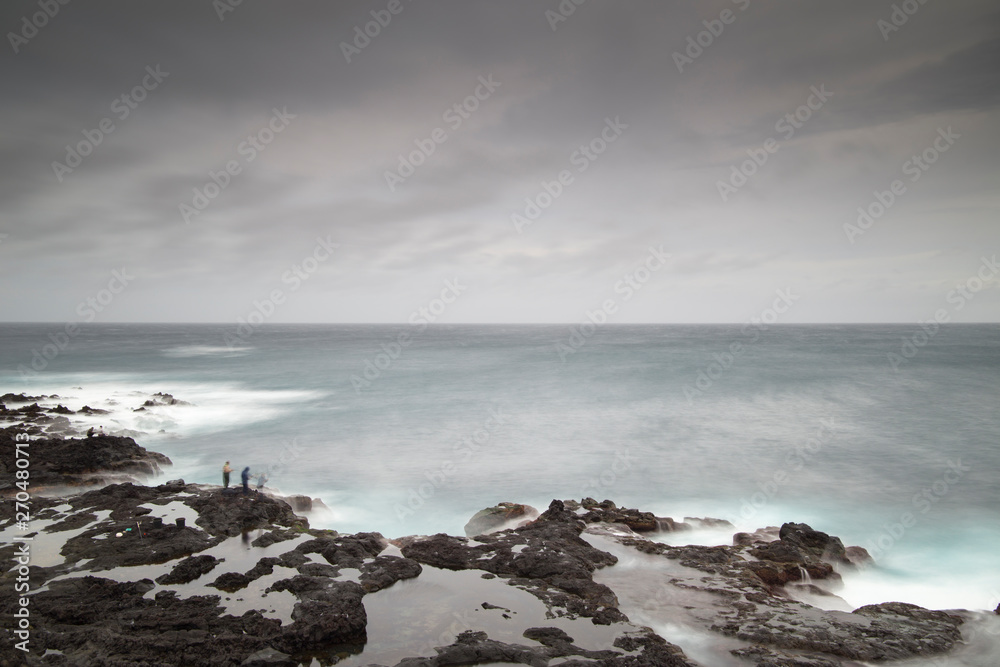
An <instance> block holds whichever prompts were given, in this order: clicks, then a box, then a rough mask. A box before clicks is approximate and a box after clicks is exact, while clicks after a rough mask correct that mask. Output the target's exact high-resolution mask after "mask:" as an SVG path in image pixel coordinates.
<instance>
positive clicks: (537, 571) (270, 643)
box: [0, 395, 1000, 667]
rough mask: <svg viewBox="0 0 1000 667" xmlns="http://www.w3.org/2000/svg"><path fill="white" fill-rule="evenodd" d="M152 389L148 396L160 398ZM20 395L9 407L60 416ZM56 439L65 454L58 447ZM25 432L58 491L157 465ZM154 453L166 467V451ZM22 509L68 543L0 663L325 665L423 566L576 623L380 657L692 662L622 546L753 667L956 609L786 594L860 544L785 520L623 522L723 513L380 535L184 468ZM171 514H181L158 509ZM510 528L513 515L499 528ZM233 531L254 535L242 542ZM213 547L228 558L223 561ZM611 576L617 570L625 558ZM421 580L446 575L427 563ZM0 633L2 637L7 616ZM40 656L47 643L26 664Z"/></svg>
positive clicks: (520, 510)
mask: <svg viewBox="0 0 1000 667" xmlns="http://www.w3.org/2000/svg"><path fill="white" fill-rule="evenodd" d="M167 396H169V395H162V396H160V397H159V399H158V401H162V402H163V403H166V402H167V401H166V397H167ZM25 398H26V399H28V400H30V399H33V398H35V397H25ZM24 402H28V401H27V400H26V401H24ZM25 407H26V409H27V412H26V413H25V412H21V411H20V409H19V411H18V414H19V415H23V414H29V416H30V417H31V418H32V419H35V418H38V419H48V420H53V421H54V419H58V418H63V417H62V415H61V414H59V413H58V412H57V413H55V414H56V415H57V416H56V417H55V418H54V417H52V416H51V415H49V414H45V413H44V412H43V411H41V410H40V409H34V407H33V406H32V405H27V406H25ZM48 423H49V424H51V423H52V421H50V422H48ZM4 433H8V434H9V431H5V432H4ZM6 437H7V439H8V440H9V439H10V438H9V435H8V436H6ZM0 440H2V437H0ZM70 444H72V445H75V448H76V449H77V450H78V451H76V452H72V451H69V449H68V447H67V445H70ZM30 447H31V448H32V449H31V452H32V463H33V468H32V480H33V482H34V481H35V480H36V474H37V475H38V476H39V478H42V479H49V480H58V481H59V485H60V486H65V485H66V483H65V482H66V480H67V479H75V480H77V482H78V483H83V482H81V481H79V480H82V479H94V480H98V482H95V483H99V480H101V479H105V478H107V476H111V475H115V474H127V471H132V472H134V471H135V470H136V469H143V470H147V468H142V465H141V463H142V462H145V463H147V464H150V466H151V467H152V465H153V464H155V465H156V466H159V465H160V464H161V459H159V458H158V456H159V455H154V454H151V453H149V452H146V450H144V449H142V448H141V447H139V446H138V445H137V444H136V443H135V442H134V441H133V440H131V439H130V438H115V437H111V436H98V437H95V438H88V439H81V440H72V441H71V440H54V439H38V440H34V441H32V442H31V445H30ZM12 449H13V447H9V446H8V447H7V448H4V449H2V450H0V451H5V452H10V451H11V450H12ZM5 456H7V458H6V459H5V458H0V465H4V466H7V465H9V463H10V455H9V454H5ZM162 461H163V462H164V463H163V464H166V463H168V461H166V459H165V457H163V459H162ZM102 466H108V467H107V468H102ZM137 466H138V468H137ZM7 469H9V468H7ZM157 469H158V468H153V470H157ZM137 474H138V473H137ZM44 475H48V477H43V476H44ZM88 476H90V477H88ZM53 485H55V483H54V482H53ZM293 502H295V501H294V500H293ZM11 505H12V504H11V503H5V504H3V507H0V520H3V521H4V522H5V523H8V522H9V521H11V520H12V519H13V512H12V509H11ZM32 506H33V512H34V517H35V519H37V520H39V521H44V522H45V523H44V524H42V525H45V526H46V527H45V528H44V529H43V531H42V532H43V533H44V534H45V537H47V538H48V540H51V539H52V536H57V535H59V534H60V533H63V534H65V535H66V539H65V543H64V544H63V545H62V547H61V550H60V553H59V554H58V556H61V558H48V559H47V560H46V562H47V563H50V564H49V565H48V566H46V567H41V566H39V565H38V564H32V565H31V566H30V567H29V576H30V580H31V583H32V586H33V589H34V590H35V592H34V594H33V595H32V602H31V604H32V607H31V609H32V615H31V624H32V646H33V647H36V649H37V650H33V652H32V653H29V654H28V655H27V656H25V655H22V654H21V653H19V652H18V653H15V652H14V651H13V649H10V648H9V647H10V646H11V644H12V642H10V641H6V643H5V644H4V647H3V648H0V665H2V664H4V661H8V662H10V663H11V664H28V665H43V664H52V665H73V664H108V665H128V664H135V665H174V664H178V665H192V666H195V667H197V666H201V665H219V664H228V665H299V664H309V663H311V662H313V661H314V660H316V661H318V662H320V663H322V664H334V663H335V662H337V661H338V660H339V657H340V656H342V655H343V654H344V653H358V652H361V651H362V649H363V647H364V645H365V643H366V641H367V639H368V612H367V610H366V606H365V597H366V596H368V595H380V594H381V593H380V591H383V590H385V589H387V588H390V587H392V586H394V585H396V584H397V583H398V582H401V581H404V580H412V579H419V578H420V577H422V576H426V575H427V573H428V571H429V570H430V569H431V568H438V569H441V570H452V571H475V572H480V573H481V574H482V578H484V579H499V580H501V581H503V582H504V583H506V584H507V585H510V586H513V587H516V588H518V589H521V590H523V591H526V592H528V593H530V594H531V595H533V596H535V597H536V598H537V599H539V600H541V601H542V602H543V603H544V605H545V609H547V612H548V613H547V617H548V618H560V619H562V620H560V621H559V623H566V624H568V623H571V622H572V623H580V624H582V625H579V626H570V625H564V626H561V627H552V626H550V625H548V624H541V625H539V626H538V627H530V626H521V627H527V629H526V630H524V632H523V636H522V640H523V641H522V640H517V639H515V640H512V639H511V636H510V635H509V634H508V635H506V636H505V638H504V641H498V640H497V639H494V638H491V636H490V631H488V630H489V628H483V627H472V628H471V629H468V630H467V631H465V632H462V633H461V634H459V635H458V636H457V638H454V637H455V635H454V634H451V635H450V636H449V637H448V638H447V640H445V641H442V642H441V643H442V644H445V643H446V641H450V642H451V643H450V644H447V645H443V646H434V647H433V648H432V649H427V650H421V651H420V652H419V653H418V654H417V655H416V657H412V658H406V659H404V660H402V661H401V662H398V664H397V665H396V667H444V666H445V665H459V664H467V665H474V664H488V663H496V662H507V663H517V664H524V665H538V666H539V667H541V666H547V665H551V664H560V665H566V666H567V667H577V666H579V667H582V666H583V665H587V664H599V665H602V666H603V667H698V665H696V663H694V662H692V661H691V660H689V659H688V658H687V657H686V656H685V655H684V652H683V651H682V650H681V648H679V647H677V646H674V645H672V644H670V643H669V642H667V641H665V640H664V639H663V638H661V637H659V636H658V635H657V634H656V633H655V632H654V631H653V630H652V629H650V628H649V627H645V626H643V625H637V624H636V623H638V622H640V621H642V620H643V616H642V615H641V614H637V615H636V617H635V618H632V619H630V618H629V616H628V614H631V613H632V612H631V610H629V609H627V605H626V604H625V603H626V602H627V595H626V594H627V591H626V592H623V590H624V589H622V588H618V587H617V585H609V584H613V583H614V581H613V579H612V578H605V576H606V575H608V573H610V572H614V571H615V568H616V565H617V564H618V563H619V556H622V554H627V555H628V557H629V558H628V561H629V568H632V567H634V562H636V561H646V560H649V559H653V560H654V561H656V559H666V560H668V561H670V562H669V563H665V564H664V565H665V567H664V570H663V571H666V572H669V573H670V575H669V577H665V578H661V580H660V581H659V582H658V584H657V586H658V588H657V593H656V595H657V596H658V599H659V600H661V601H662V600H664V599H665V600H667V601H670V600H674V610H675V611H676V613H682V614H683V613H687V612H688V611H689V610H690V609H691V608H692V605H700V607H698V608H697V609H696V612H697V613H694V612H692V613H691V614H690V617H689V619H688V620H689V621H691V622H693V623H696V624H700V627H699V628H698V629H699V630H700V631H702V632H705V633H716V634H717V635H719V636H720V638H721V637H726V638H727V639H726V641H727V642H732V644H731V645H734V646H735V648H733V649H732V651H731V653H733V654H734V655H736V656H738V657H740V658H742V659H744V660H746V661H747V664H754V665H756V666H757V667H846V665H850V664H852V662H851V661H865V662H879V661H887V660H903V659H908V658H914V657H925V658H926V657H932V656H937V655H942V654H947V653H948V652H949V651H951V650H952V648H953V647H954V646H955V645H956V644H957V643H958V642H959V641H960V640H961V637H962V635H961V627H962V623H963V617H962V616H961V615H959V614H957V613H949V612H940V611H931V610H927V609H923V608H921V607H917V606H915V605H910V604H904V603H899V602H889V603H884V604H878V605H869V606H866V607H862V608H860V609H857V610H855V611H854V612H853V613H848V612H841V611H827V610H823V609H819V608H816V607H813V606H810V605H808V604H805V603H804V602H801V601H796V600H795V599H794V598H795V596H796V593H797V592H799V591H809V592H810V593H813V594H817V593H824V590H823V589H822V588H821V586H822V585H825V584H827V583H830V582H834V583H835V582H836V581H837V580H838V579H839V577H840V572H839V571H840V570H842V569H843V568H850V567H852V564H856V563H859V562H863V561H864V560H865V559H866V558H867V559H870V556H868V554H867V552H864V550H863V549H860V548H856V547H847V548H845V547H844V544H843V542H842V541H841V540H840V539H839V538H837V537H834V536H831V535H828V534H826V533H823V532H821V531H818V530H814V529H813V528H812V527H810V526H808V525H806V524H801V523H786V524H784V525H782V526H781V527H780V528H778V527H774V528H769V529H762V530H760V531H757V532H756V533H741V534H738V535H736V536H735V537H734V540H733V542H734V543H733V545H732V546H717V547H707V546H678V547H674V546H670V545H667V544H663V543H660V542H655V541H652V540H650V539H647V538H646V537H644V536H643V535H641V534H639V533H653V532H657V531H660V532H662V531H665V530H684V529H686V528H691V527H699V528H711V529H728V528H731V527H732V526H731V525H727V522H724V521H721V520H714V519H702V518H692V517H685V519H684V521H683V522H678V521H673V520H672V519H667V518H664V517H658V516H655V515H654V514H652V513H650V512H643V511H641V510H638V509H631V508H619V507H617V506H616V505H615V504H614V503H613V502H611V501H609V500H605V501H602V502H597V501H595V500H593V499H589V498H588V499H584V500H583V501H582V502H579V503H578V502H575V501H559V500H554V501H552V503H551V504H550V505H549V507H548V509H546V511H545V512H543V513H541V514H540V515H538V516H537V517H536V518H535V519H534V520H529V517H530V516H532V514H533V513H532V511H531V508H528V507H527V506H523V505H516V504H514V503H501V504H499V505H497V506H495V507H493V508H490V509H489V510H485V511H484V512H482V513H480V514H479V515H477V517H478V518H477V521H479V522H480V523H478V524H477V523H473V522H470V526H471V528H467V530H468V531H469V532H471V533H473V534H475V539H469V538H466V537H455V536H449V535H445V534H438V535H432V536H429V537H407V538H401V539H398V540H392V541H390V540H386V539H385V538H384V537H383V536H382V535H380V534H378V533H358V534H355V535H341V534H338V533H337V532H335V531H325V530H314V529H310V528H309V525H308V522H307V521H306V520H305V519H304V518H302V517H300V516H298V515H296V514H295V509H294V508H293V507H292V505H290V504H289V502H287V501H286V500H283V499H281V498H275V497H270V496H267V495H264V494H259V493H252V494H249V495H247V496H244V495H243V494H242V493H241V492H239V491H224V490H222V489H220V488H219V487H210V486H200V485H194V484H186V483H185V482H184V481H183V480H172V481H170V482H167V483H165V484H161V485H159V486H143V485H141V484H136V483H132V482H126V483H113V484H110V485H107V486H104V487H103V488H98V489H93V490H89V491H87V492H86V493H80V494H78V495H74V496H71V497H68V498H60V499H50V498H46V497H45V496H44V495H43V494H39V495H36V496H35V497H33V499H32ZM167 506H169V507H170V509H169V511H168V510H167ZM180 506H183V507H180ZM300 506H301V505H300ZM67 507H68V508H69V509H68V510H67ZM161 508H162V509H161ZM534 514H537V511H534ZM178 515H179V516H181V517H185V516H186V517H187V523H186V524H185V523H184V522H183V521H178V522H174V521H173V517H175V516H178ZM167 516H169V517H171V518H170V520H169V521H168V520H165V519H166V517H167ZM195 517H196V518H195ZM511 523H513V524H514V525H515V527H514V528H507V529H500V530H497V528H501V527H502V526H503V525H510V524H511ZM249 531H257V535H256V536H255V537H254V539H253V540H251V536H250V534H249ZM27 537H38V534H32V535H28V536H27ZM36 544H37V542H36ZM390 545H395V547H398V549H399V551H395V549H394V548H390ZM595 545H596V546H595ZM216 547H218V549H216ZM230 548H233V549H239V550H240V554H241V556H240V557H239V558H231V557H229V556H228V555H227V554H231V553H233V552H232V551H229V552H227V551H226V550H227V549H230ZM14 549H15V547H14V545H12V544H4V545H2V546H0V559H2V560H5V561H7V562H11V559H12V558H13V554H14ZM209 549H212V551H211V552H208V550H209ZM254 549H257V550H261V551H260V555H261V557H259V558H256V559H253V558H250V559H249V560H248V559H247V558H246V557H245V555H243V554H244V552H245V551H247V550H254ZM387 549H388V551H387ZM612 552H614V553H612ZM640 553H641V554H646V556H648V557H649V558H648V559H647V558H646V557H645V556H642V557H640ZM264 554H266V555H264ZM397 554H399V555H397ZM616 554H617V555H616ZM48 555H49V556H51V554H48ZM123 566H144V567H143V568H142V569H141V570H138V572H140V574H136V575H134V576H135V577H136V578H137V579H138V577H143V578H141V579H138V580H136V581H124V580H123V581H116V580H112V579H111V578H107V577H112V576H113V577H114V579H127V578H128V576H129V571H128V569H127V568H125V567H123ZM619 567H620V566H619ZM107 570H115V572H114V573H106V571H107ZM13 572H14V571H13V570H12V571H11V573H8V574H7V575H4V578H6V579H9V578H11V577H12V576H13V574H12V573H13ZM102 573H105V576H101V574H102ZM626 574H627V576H634V575H633V570H632V569H628V570H627V571H626ZM432 576H433V577H440V576H443V574H442V573H441V572H439V571H438V570H437V569H435V570H434V574H433V575H432ZM449 576H451V575H449ZM462 576H463V577H465V576H466V575H462ZM595 579H596V580H595ZM464 581H468V579H464ZM602 582H609V583H602ZM8 583H9V582H8ZM671 587H673V588H674V589H676V590H675V593H671V592H670V588H671ZM616 590H618V591H619V593H621V594H622V595H623V597H622V599H619V595H618V594H616V592H615V591H616ZM12 591H13V587H12V586H10V585H5V586H2V587H0V614H4V615H9V614H12V613H13V612H14V611H15V609H16V608H17V605H18V602H17V599H16V598H15V597H14V595H13V592H12ZM206 593H208V594H206ZM519 594H520V593H519ZM643 594H645V591H643ZM650 594H651V595H652V591H651V592H650ZM675 594H676V597H673V596H674V595H675ZM692 595H695V596H700V597H698V598H697V600H698V601H697V602H691V600H692V599H693V598H692V597H691V596H692ZM268 596H274V597H268ZM233 599H236V600H237V601H245V600H257V599H261V600H262V602H261V608H260V609H251V610H250V611H245V609H246V608H247V607H246V606H242V607H237V609H239V611H238V612H234V611H232V610H233V607H231V606H229V605H230V604H235V603H234V602H233ZM803 599H808V598H803ZM83 600H85V601H86V604H81V601H83ZM494 602H499V600H494ZM532 604H536V603H534V601H532ZM512 606H513V605H512ZM536 606H537V605H536ZM278 607H283V609H284V611H283V612H281V613H280V614H279V615H281V616H282V618H283V620H284V622H283V621H282V620H281V619H279V618H274V617H269V616H268V614H271V615H272V616H273V615H274V614H275V613H278V612H275V608H278ZM478 610H479V611H481V612H482V613H483V617H484V618H485V617H486V616H487V614H488V613H489V611H490V610H499V611H503V612H505V613H504V614H503V616H502V617H503V618H504V619H506V620H510V619H511V618H512V614H513V615H514V616H516V614H517V612H516V611H515V612H512V614H511V613H508V612H511V610H510V609H505V608H504V607H499V606H497V605H494V604H491V603H490V601H489V600H487V601H485V602H483V603H482V606H481V608H479V609H478ZM626 611H628V613H626ZM997 612H998V613H1000V608H998V610H997ZM493 613H499V612H493ZM990 618H992V617H990ZM692 619H693V620H692ZM506 620H505V622H506ZM552 625H555V623H553V624H552ZM593 625H601V626H607V627H605V628H602V629H601V633H600V634H602V636H605V637H607V640H606V643H605V644H603V645H601V646H598V647H596V648H595V646H594V645H593V640H592V638H590V637H588V638H587V639H588V640H587V641H579V642H577V641H576V640H574V637H573V636H572V634H576V633H575V632H573V633H571V632H568V631H567V629H565V628H567V627H569V628H570V629H572V627H582V628H587V629H591V628H593ZM518 631H520V628H519V629H518ZM2 632H3V633H5V635H4V638H5V640H6V639H10V636H11V635H10V632H11V631H10V630H9V629H5V630H3V631H2ZM515 637H516V635H515ZM452 638H454V641H452ZM612 638H614V639H612ZM44 651H48V652H49V653H48V655H47V656H46V657H45V658H44V660H43V658H42V653H43V652H44Z"/></svg>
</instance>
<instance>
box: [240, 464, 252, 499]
mask: <svg viewBox="0 0 1000 667" xmlns="http://www.w3.org/2000/svg"><path fill="white" fill-rule="evenodd" d="M240 478H241V479H242V480H243V495H244V496H246V495H249V494H250V466H247V467H246V468H244V469H243V473H242V474H241V475H240Z"/></svg>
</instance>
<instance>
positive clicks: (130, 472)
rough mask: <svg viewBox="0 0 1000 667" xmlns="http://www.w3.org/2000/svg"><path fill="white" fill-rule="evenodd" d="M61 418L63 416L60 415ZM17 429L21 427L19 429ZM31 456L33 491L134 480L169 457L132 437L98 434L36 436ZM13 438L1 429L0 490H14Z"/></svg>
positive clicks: (155, 470)
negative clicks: (90, 436) (75, 436)
mask: <svg viewBox="0 0 1000 667" xmlns="http://www.w3.org/2000/svg"><path fill="white" fill-rule="evenodd" d="M60 419H63V418H62V417H60ZM19 430H20V429H19ZM28 450H29V451H30V455H31V484H32V487H33V488H34V490H35V491H36V492H38V491H44V490H45V488H46V487H65V486H98V485H102V484H107V483H108V482H112V481H135V482H138V481H140V480H145V479H148V478H151V477H155V476H156V475H159V474H160V473H161V472H162V468H163V467H166V466H169V465H171V463H170V459H169V458H167V457H166V456H164V455H163V454H159V453H157V452H150V451H148V450H146V449H145V448H144V447H141V446H139V445H138V444H136V442H135V440H133V439H132V438H122V437H116V436H111V435H100V436H95V437H93V438H66V439H56V438H50V439H35V440H32V441H31V444H30V445H29V448H28ZM13 466H14V437H13V433H11V432H10V430H7V431H5V432H0V493H3V494H9V493H11V492H13V491H15V489H14V486H13V476H12V475H5V474H3V473H5V472H7V471H9V470H13V469H14V468H13Z"/></svg>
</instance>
